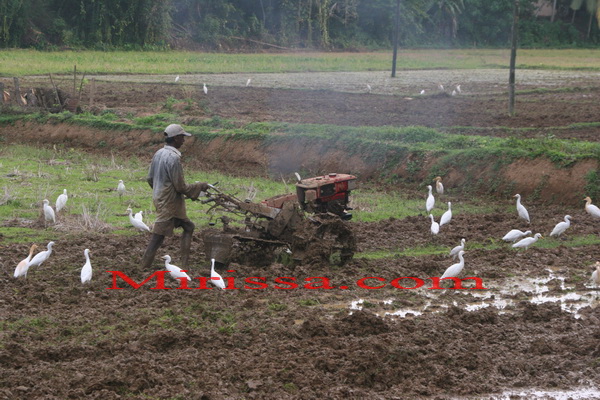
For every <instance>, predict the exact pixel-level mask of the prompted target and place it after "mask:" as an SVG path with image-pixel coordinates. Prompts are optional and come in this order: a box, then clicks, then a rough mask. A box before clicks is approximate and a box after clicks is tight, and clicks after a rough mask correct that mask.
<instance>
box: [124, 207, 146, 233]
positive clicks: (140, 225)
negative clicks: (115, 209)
mask: <svg viewBox="0 0 600 400" xmlns="http://www.w3.org/2000/svg"><path fill="white" fill-rule="evenodd" d="M127 211H128V212H129V222H130V223H131V225H133V226H134V228H136V229H139V230H140V231H142V232H143V231H146V232H150V228H148V225H146V224H145V223H144V222H143V221H139V220H137V219H136V218H134V217H133V215H132V212H133V211H132V210H131V208H128V209H127Z"/></svg>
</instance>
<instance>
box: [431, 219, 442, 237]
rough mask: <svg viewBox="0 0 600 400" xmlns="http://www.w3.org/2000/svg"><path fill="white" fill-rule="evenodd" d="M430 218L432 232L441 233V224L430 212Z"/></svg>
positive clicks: (433, 233) (434, 233)
mask: <svg viewBox="0 0 600 400" xmlns="http://www.w3.org/2000/svg"><path fill="white" fill-rule="evenodd" d="M429 218H431V234H432V235H437V234H438V233H440V224H438V223H437V222H435V220H434V219H433V215H431V214H429Z"/></svg>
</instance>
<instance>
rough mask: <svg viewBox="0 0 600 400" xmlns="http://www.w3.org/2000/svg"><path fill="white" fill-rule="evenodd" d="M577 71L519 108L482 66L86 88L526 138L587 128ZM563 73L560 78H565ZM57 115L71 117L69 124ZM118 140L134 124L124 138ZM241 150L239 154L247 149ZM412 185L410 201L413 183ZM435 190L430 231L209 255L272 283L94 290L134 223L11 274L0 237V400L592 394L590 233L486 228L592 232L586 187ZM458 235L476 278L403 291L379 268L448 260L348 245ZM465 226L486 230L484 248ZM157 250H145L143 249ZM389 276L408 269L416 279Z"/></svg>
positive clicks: (112, 104) (411, 243)
mask: <svg viewBox="0 0 600 400" xmlns="http://www.w3.org/2000/svg"><path fill="white" fill-rule="evenodd" d="M430 73H431V75H430V77H429V78H428V79H429V81H428V82H430V86H431V87H430V86H427V87H424V86H423V88H425V89H426V90H427V91H430V90H431V91H433V90H437V89H436V88H437V84H436V83H437V80H438V79H437V78H438V77H439V75H436V74H438V72H431V71H430ZM575 75H576V76H577V80H576V81H575V82H574V83H572V84H571V85H572V91H566V92H549V93H531V94H525V95H522V96H519V100H518V101H519V103H518V115H517V117H515V118H508V117H507V116H506V115H505V111H504V110H505V108H506V102H505V101H504V100H503V97H502V95H501V94H500V93H501V92H502V87H499V88H496V89H495V91H496V92H494V91H486V90H484V89H486V88H488V87H494V86H493V85H495V84H498V83H494V82H495V81H494V80H493V79H491V78H490V79H491V80H490V81H489V82H488V83H487V84H486V82H485V81H484V80H479V78H478V79H477V82H479V83H477V85H478V86H475V85H474V86H473V87H471V88H470V87H469V85H468V84H467V83H464V82H465V81H462V79H463V77H460V81H459V78H452V77H450V78H448V79H447V82H450V83H452V85H455V84H458V83H460V82H463V83H462V90H463V92H465V93H464V94H463V95H461V96H451V95H449V94H441V93H436V94H431V95H430V96H425V97H417V96H415V95H414V94H416V93H419V91H420V90H421V89H420V88H421V87H422V86H421V85H417V84H415V85H413V86H408V85H407V86H406V88H405V89H403V90H402V92H400V93H386V92H384V90H383V89H381V88H380V87H379V86H378V85H376V84H372V91H371V93H368V92H366V91H364V90H363V92H362V93H356V92H355V93H351V92H348V90H349V89H351V88H353V86H351V85H350V84H344V87H343V88H342V89H345V90H346V91H342V90H341V89H338V90H335V88H334V90H331V89H330V88H328V87H320V88H314V87H313V88H308V87H307V88H296V87H293V88H280V87H253V86H252V85H251V86H249V87H245V82H246V77H243V79H242V77H238V80H239V81H240V82H239V83H238V84H237V86H235V85H232V86H224V85H223V86H217V85H216V84H212V83H211V84H209V94H208V96H204V93H202V92H200V90H201V83H200V85H199V86H189V85H190V84H188V86H183V85H179V86H178V85H175V84H172V83H166V80H165V81H163V82H162V83H160V82H156V83H148V82H146V83H140V82H127V83H122V82H121V83H114V82H112V83H104V82H98V86H97V92H96V98H95V103H96V107H98V108H99V109H108V108H109V109H115V110H118V112H120V113H123V115H126V114H127V113H133V114H135V115H148V114H152V113H156V112H160V111H161V110H162V109H163V105H164V103H165V101H166V99H167V98H168V97H169V96H172V97H175V98H186V97H193V98H195V99H198V100H199V101H200V103H199V106H198V107H195V108H192V109H191V110H187V111H185V110H183V109H182V110H181V111H180V112H181V113H184V114H185V117H186V118H190V119H191V118H207V117H212V116H215V115H218V116H221V117H223V118H232V119H236V120H242V121H288V122H302V123H327V124H336V125H353V126H363V125H377V126H382V125H396V126H398V125H425V126H436V127H449V126H457V125H464V126H473V127H479V128H481V130H480V131H475V132H474V133H476V134H481V135H502V134H503V129H502V128H501V127H502V126H510V127H530V128H532V129H531V130H527V131H523V133H522V134H523V135H524V136H527V137H535V136H537V135H547V134H552V135H555V136H558V137H564V138H578V139H582V140H590V141H596V140H597V139H596V136H597V133H598V132H597V128H593V129H579V128H578V129H575V128H574V129H571V128H565V129H557V127H567V126H568V125H570V124H573V123H577V122H598V121H597V119H598V106H597V103H598V101H597V100H598V96H599V95H600V87H599V85H598V81H597V80H596V79H595V76H593V74H592V75H585V74H583V78H582V77H581V76H580V74H579V73H577V74H574V76H575ZM334 76H335V75H334ZM344 76H345V75H344ZM377 76H379V75H377ZM443 76H446V75H443ZM586 76H587V78H586ZM353 77H354V76H353ZM561 77H562V78H561V79H563V81H561V82H562V83H560V85H565V83H564V79H566V78H564V76H563V75H561ZM128 78H131V77H128ZM187 78H189V77H186V76H184V77H183V79H182V82H183V83H184V84H187V83H186V82H187ZM260 78H264V79H266V76H265V77H254V78H253V82H255V85H258V84H259V83H260V82H261V79H260ZM190 79H191V78H190ZM198 79H206V77H201V78H198ZM481 79H482V78H481ZM546 79H547V78H546ZM130 80H131V79H130ZM474 80H475V79H474ZM273 81H274V79H273ZM363 82H367V81H365V80H363V81H359V83H356V85H357V86H358V85H359V84H360V85H361V86H366V84H363ZM382 82H383V81H382ZM422 82H424V81H421V82H419V83H422ZM532 82H533V80H532ZM546 82H547V80H546ZM312 83H313V82H312V81H311V82H310V84H312ZM443 83H444V84H445V85H446V86H447V87H448V86H449V85H448V84H447V83H446V81H444V82H443ZM308 84H309V83H307V85H308ZM434 84H435V85H434ZM522 84H523V85H526V83H522ZM194 85H196V83H194ZM265 85H266V84H265ZM452 85H451V86H450V87H451V88H452V87H453V86H452ZM535 85H537V83H536V82H533V83H532V84H531V86H532V87H531V88H533V86H535ZM556 85H558V84H556ZM274 86H276V85H274ZM186 87H187V89H186ZM381 87H383V85H381ZM475 87H479V88H480V89H477V90H476V89H475ZM523 88H525V87H523ZM192 89H193V90H192ZM389 90H392V89H389ZM397 90H398V91H400V89H397ZM469 92H471V93H470V94H469ZM11 129H12V131H11ZM65 129H70V130H72V132H71V133H72V134H70V135H67V136H65V134H64V130H65ZM40 132H41V133H42V134H40ZM15 133H18V137H17V136H16V135H15ZM50 133H53V134H54V136H53V135H52V134H50ZM0 134H1V135H2V137H3V138H4V140H5V142H6V143H12V142H14V141H16V140H17V139H19V141H20V140H21V139H24V140H25V141H29V142H32V143H39V144H40V145H51V144H52V143H53V142H56V141H59V142H60V141H63V142H64V141H65V140H68V143H69V145H71V146H83V147H87V149H88V150H89V151H94V152H96V151H106V150H105V149H98V148H97V147H94V146H89V147H88V146H87V145H86V142H85V140H80V139H78V138H80V137H88V136H94V135H96V134H97V132H96V131H89V132H87V133H86V132H83V131H82V130H81V128H75V127H67V126H63V125H59V126H57V127H42V128H40V127H35V126H33V125H25V126H19V127H16V128H15V127H12V128H11V127H4V128H3V129H2V130H1V131H0ZM86 135H87V136H86ZM134 139H139V142H135V146H132V145H131V142H132V141H134ZM121 140H122V145H120V146H119V147H118V148H119V151H127V148H129V151H130V152H131V154H132V156H140V157H146V158H148V157H149V156H150V155H151V154H152V152H153V150H154V149H155V148H156V146H157V145H159V144H160V139H159V140H156V139H155V138H153V137H152V136H151V135H149V134H147V133H139V132H134V133H128V134H127V135H126V136H124V137H123V138H122V139H121ZM140 143H141V144H140ZM190 150H191V148H190ZM249 150H250V149H243V151H241V152H240V153H245V155H246V157H248V152H249ZM184 152H185V149H184ZM260 155H261V154H260V153H257V154H255V156H256V158H259V156H260ZM148 159H149V158H148ZM223 164H228V165H229V168H231V170H235V169H236V168H238V169H239V168H244V169H245V170H246V173H248V174H252V173H255V174H264V161H260V160H259V161H257V162H256V163H255V164H252V163H251V162H249V158H244V157H242V156H241V155H240V158H239V163H237V164H236V162H235V161H232V159H229V160H228V161H227V163H223ZM340 172H345V171H340ZM450 182H452V181H451V180H450ZM532 186H533V187H535V185H532ZM406 190H407V191H408V193H411V192H410V191H411V190H412V189H408V188H407V189H406ZM411 195H413V196H415V197H423V201H424V199H425V196H424V195H423V193H421V192H416V191H415V192H412V194H411ZM446 201H452V203H453V205H454V207H453V209H454V217H453V219H452V221H451V223H450V224H449V225H448V226H443V227H442V229H441V233H440V234H439V235H438V236H437V237H434V238H432V237H431V235H430V233H429V224H430V222H429V219H428V218H427V217H426V216H425V214H424V213H423V214H422V215H417V216H412V217H408V218H405V219H390V220H386V221H380V222H376V223H364V222H361V223H358V222H350V224H351V226H352V228H353V229H354V231H355V233H356V235H357V238H358V247H359V252H358V254H357V257H356V258H355V259H354V260H353V261H352V262H350V263H349V264H348V265H346V266H344V267H335V266H327V265H296V266H288V265H285V264H283V263H280V262H275V263H273V264H272V265H270V266H268V267H263V268H257V267H256V266H252V265H238V264H233V265H230V266H228V269H227V270H222V271H220V272H221V273H222V275H223V276H229V277H235V278H236V280H235V282H236V287H243V286H244V279H245V278H247V277H252V276H263V277H265V278H266V282H267V283H268V284H269V288H268V289H262V290H252V289H239V290H229V291H224V292H219V291H216V290H197V289H195V290H175V289H173V290H151V289H148V288H142V289H138V290H134V289H132V288H128V287H127V286H126V285H125V284H123V283H119V286H120V287H127V288H126V289H122V290H108V289H107V288H109V287H111V286H112V285H113V282H112V280H111V275H110V274H109V273H106V272H105V271H109V270H120V271H123V272H125V273H127V274H128V275H129V276H131V277H132V278H134V279H136V280H137V281H138V282H139V281H141V280H142V279H143V278H145V277H147V276H148V275H149V274H150V273H151V272H153V271H142V270H141V269H140V268H139V266H138V263H139V260H140V259H141V255H142V252H143V250H144V248H145V246H146V244H147V242H148V239H149V238H148V236H146V235H144V234H140V235H138V236H134V237H122V236H116V235H111V234H104V235H101V234H94V233H88V234H77V235H66V236H61V237H60V240H57V241H56V242H57V244H56V246H55V253H54V254H53V255H52V257H51V258H50V259H49V260H48V261H47V262H46V263H45V264H43V265H42V267H40V268H36V269H34V270H32V271H30V273H29V276H28V278H27V280H15V279H13V278H12V272H13V270H14V267H15V265H16V264H17V263H18V261H20V260H21V259H22V258H24V257H25V255H26V254H27V252H28V247H29V245H25V244H5V243H2V241H1V238H0V286H1V287H2V291H1V292H0V317H1V319H2V322H1V323H2V325H1V329H0V398H3V399H4V398H5V399H66V398H73V399H82V398H86V399H130V398H133V399H148V398H151V399H242V398H247V399H270V398H289V399H321V398H333V399H346V398H350V399H363V398H371V399H393V398H396V399H464V398H507V396H511V397H510V398H511V399H531V398H538V399H541V398H544V399H557V398H561V397H559V395H557V394H554V395H553V394H552V392H555V393H558V392H556V391H562V393H567V396H570V397H571V398H574V399H598V398H600V394H598V393H599V392H598V388H599V387H600V308H599V307H598V304H599V298H600V293H599V292H598V290H595V289H593V288H591V287H590V285H589V282H588V280H589V276H590V274H591V271H592V266H593V264H594V263H595V262H596V261H597V260H598V247H597V246H578V247H577V246H576V247H573V246H559V247H557V248H553V249H545V248H543V247H541V246H540V247H538V246H533V247H531V248H530V249H528V250H526V251H516V250H515V249H512V248H510V245H509V244H506V243H503V242H501V241H500V240H499V238H501V237H502V236H503V235H504V234H505V233H506V232H508V231H509V230H510V229H514V228H519V229H523V230H525V229H531V230H533V231H534V233H535V232H541V233H542V234H543V235H544V236H547V235H548V234H549V232H550V231H551V229H552V228H553V226H554V225H555V224H556V223H557V222H559V221H560V220H562V218H563V217H564V215H566V214H570V215H571V216H573V220H572V227H571V229H570V230H569V231H567V235H566V236H567V238H569V237H571V235H596V236H597V235H599V234H600V225H599V223H598V221H597V220H592V219H591V217H590V216H589V215H588V214H586V213H585V212H584V210H583V201H581V200H580V202H579V203H577V204H572V205H559V204H549V203H548V202H544V201H541V200H540V201H537V202H532V203H531V204H528V207H529V212H530V214H531V216H532V223H531V225H530V226H528V225H527V224H525V223H522V222H520V221H519V220H518V219H517V216H516V212H515V211H514V210H511V211H510V212H509V211H507V212H506V213H492V214H484V215H472V214H461V212H460V210H461V205H462V204H464V205H467V204H469V203H470V202H473V201H475V200H473V199H472V198H471V196H470V194H468V193H463V192H460V191H456V190H453V189H452V185H451V184H449V185H448V190H447V194H446V195H444V196H442V197H439V198H438V202H437V204H438V207H442V205H445V202H446ZM478 201H479V200H478ZM486 201H489V202H495V201H498V202H502V203H505V202H507V201H508V200H506V199H493V198H488V199H486ZM510 201H511V202H512V200H510ZM3 223H4V224H5V225H11V224H15V223H16V222H15V221H4V222H3ZM202 228H204V227H198V229H197V232H196V233H195V236H194V241H193V244H192V254H193V255H194V256H193V261H192V265H191V266H190V275H191V276H193V277H197V276H208V275H209V274H210V272H209V264H207V263H206V262H205V261H204V257H205V255H204V253H203V244H202V239H201V232H200V230H201V229H202ZM40 229H41V227H40ZM463 237H464V238H466V239H467V245H466V254H465V260H466V261H465V271H464V275H463V276H476V277H481V278H482V279H483V282H484V285H485V287H486V288H487V289H486V290H430V289H427V287H428V281H427V280H426V282H427V284H426V285H425V286H424V287H423V288H419V289H415V290H402V289H397V288H394V287H392V286H390V285H389V282H390V281H391V280H393V279H395V278H398V277H406V276H408V277H419V278H422V279H426V278H428V277H431V276H440V275H441V274H442V273H443V271H444V270H445V269H446V268H447V267H448V266H450V265H451V264H453V263H454V262H456V261H453V260H452V259H451V258H450V257H448V255H447V254H441V255H415V256H406V255H400V254H399V255H398V256H396V257H391V258H384V259H370V258H364V257H363V258H361V254H367V253H372V252H374V251H377V250H394V251H397V252H402V251H404V250H410V249H415V248H418V247H421V246H427V245H428V244H436V245H442V246H445V247H447V249H448V251H450V249H451V248H452V247H454V246H456V245H458V244H459V242H460V239H461V238H463ZM178 239H179V238H178V236H177V235H176V236H175V237H173V238H169V239H168V240H167V241H166V243H165V245H163V248H162V249H161V251H160V252H159V253H161V254H170V255H172V256H173V257H174V263H177V261H178V249H179V243H178ZM542 240H543V239H542ZM470 243H487V244H491V245H493V249H492V250H484V249H481V248H477V247H470ZM565 243H567V242H565ZM40 245H41V246H45V243H43V244H42V243H40ZM85 248H90V249H92V256H91V257H92V265H93V267H94V278H93V281H92V283H91V285H88V286H81V285H80V284H79V270H80V267H81V265H83V262H84V261H83V256H82V254H83V250H84V249H85ZM155 267H156V269H157V270H158V269H160V267H161V263H160V262H159V259H158V258H157V260H156V262H155ZM284 276H287V277H296V278H297V281H298V283H300V284H303V283H304V281H303V280H304V279H305V278H309V277H327V278H329V279H331V284H332V285H333V286H335V288H334V289H312V290H311V289H303V288H298V289H293V290H283V289H275V288H274V287H273V286H274V285H275V282H274V279H275V278H277V277H284ZM365 277H381V278H383V279H385V281H386V282H387V283H388V284H387V285H386V286H385V287H384V288H381V289H377V290H375V289H374V290H367V289H363V288H360V287H358V286H357V285H356V282H357V281H358V280H359V279H361V278H365ZM366 283H367V284H370V285H373V286H377V285H378V284H379V283H378V281H376V280H368V281H367V282H366ZM402 284H404V285H406V286H407V287H409V286H411V284H412V282H411V280H403V281H402ZM167 285H168V286H170V287H171V288H175V287H177V282H175V281H173V280H170V279H168V280H167ZM190 286H191V287H197V285H190ZM251 286H252V285H251ZM340 286H347V287H348V288H347V289H342V288H340ZM528 389H537V390H540V391H542V392H543V393H545V394H538V395H537V397H536V395H535V394H534V393H532V392H525V390H528ZM502 393H504V394H502ZM494 396H496V397H494ZM502 396H503V397H502ZM564 398H566V397H564Z"/></svg>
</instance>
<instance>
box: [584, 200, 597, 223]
mask: <svg viewBox="0 0 600 400" xmlns="http://www.w3.org/2000/svg"><path fill="white" fill-rule="evenodd" d="M583 200H584V201H585V211H587V213H588V214H590V215H591V216H592V217H594V218H600V208H598V207H597V206H595V205H593V204H592V199H590V198H589V197H586V198H585V199H583Z"/></svg>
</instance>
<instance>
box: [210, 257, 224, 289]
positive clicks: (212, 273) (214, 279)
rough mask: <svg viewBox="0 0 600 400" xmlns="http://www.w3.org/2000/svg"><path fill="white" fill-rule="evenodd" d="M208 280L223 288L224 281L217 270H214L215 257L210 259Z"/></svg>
mask: <svg viewBox="0 0 600 400" xmlns="http://www.w3.org/2000/svg"><path fill="white" fill-rule="evenodd" d="M210 282H211V283H212V284H213V285H215V286H216V287H218V288H219V289H223V290H224V289H225V282H224V281H223V278H222V277H221V275H219V273H218V272H217V271H215V259H214V258H211V259H210Z"/></svg>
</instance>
